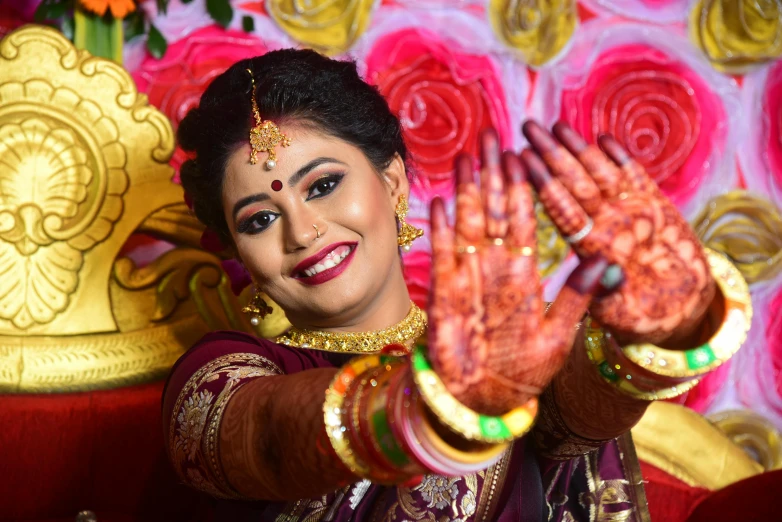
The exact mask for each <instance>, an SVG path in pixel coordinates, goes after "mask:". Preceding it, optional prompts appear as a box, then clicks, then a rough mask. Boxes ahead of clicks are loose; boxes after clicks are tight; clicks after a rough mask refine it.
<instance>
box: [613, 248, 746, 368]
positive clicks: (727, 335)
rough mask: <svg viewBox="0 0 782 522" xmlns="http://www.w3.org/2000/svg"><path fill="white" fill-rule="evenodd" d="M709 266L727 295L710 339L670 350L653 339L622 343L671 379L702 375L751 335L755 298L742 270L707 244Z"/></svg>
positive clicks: (636, 359) (633, 357) (631, 355)
mask: <svg viewBox="0 0 782 522" xmlns="http://www.w3.org/2000/svg"><path fill="white" fill-rule="evenodd" d="M704 251H705V253H706V258H707V261H708V264H709V270H710V272H711V275H712V277H714V280H715V281H716V283H717V287H718V289H719V290H720V291H721V293H722V296H723V298H724V315H723V320H722V324H721V325H720V327H719V328H718V329H717V331H716V332H715V333H714V335H713V336H712V337H711V339H709V340H708V341H707V342H706V343H704V344H702V345H701V346H698V347H697V348H692V349H689V350H668V349H666V348H661V347H659V346H655V345H653V344H650V343H642V344H631V345H628V346H624V347H622V353H623V354H624V356H625V357H626V358H627V359H628V360H629V361H631V362H632V363H633V364H635V365H637V366H639V367H641V368H643V369H644V370H646V371H648V372H651V373H653V374H655V375H659V376H664V377H668V378H671V379H687V378H693V377H699V376H702V375H705V374H706V373H708V372H710V371H712V370H714V369H715V368H717V367H718V366H720V365H721V364H723V363H724V362H726V361H728V360H729V359H730V358H731V357H733V355H734V354H735V353H736V352H737V351H738V350H739V348H741V345H742V344H744V341H745V340H746V339H747V332H748V331H749V327H750V324H751V323H752V300H751V298H750V295H749V287H748V286H747V282H746V281H745V280H744V277H743V276H742V275H741V272H739V270H738V269H737V268H736V267H735V266H733V264H732V263H731V262H730V261H729V260H728V259H727V258H726V257H725V256H723V255H722V254H719V253H717V252H715V251H713V250H711V249H709V248H704Z"/></svg>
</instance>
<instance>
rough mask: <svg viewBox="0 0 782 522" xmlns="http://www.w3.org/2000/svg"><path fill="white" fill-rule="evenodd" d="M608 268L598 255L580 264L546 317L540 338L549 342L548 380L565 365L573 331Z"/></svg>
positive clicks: (607, 264) (602, 258)
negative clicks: (544, 338) (542, 337)
mask: <svg viewBox="0 0 782 522" xmlns="http://www.w3.org/2000/svg"><path fill="white" fill-rule="evenodd" d="M608 266H609V263H608V261H607V260H606V259H605V258H604V257H603V256H601V255H599V254H596V255H594V256H592V257H590V258H588V259H586V260H584V261H582V262H581V264H579V265H578V266H577V267H576V269H575V270H573V273H572V274H570V276H568V278H567V281H565V286H563V287H562V290H560V292H559V294H558V295H557V298H556V300H555V301H554V304H553V305H551V308H549V310H548V312H547V313H546V319H545V320H544V323H543V335H544V336H545V337H546V338H547V339H550V342H551V344H550V345H549V346H550V350H551V352H550V359H549V368H548V369H547V371H546V373H547V374H548V376H553V375H554V374H555V373H556V372H557V371H558V370H559V369H560V368H561V367H562V365H563V364H564V363H565V359H567V356H568V354H569V353H570V349H571V347H572V346H573V341H574V340H575V336H576V332H577V330H576V327H577V326H578V323H579V322H580V321H581V318H582V317H584V314H585V313H586V311H587V307H588V306H589V302H590V301H591V299H592V297H593V296H594V294H595V293H596V292H598V291H599V290H600V289H601V285H600V280H601V278H602V277H603V274H604V273H605V271H606V269H607V268H608Z"/></svg>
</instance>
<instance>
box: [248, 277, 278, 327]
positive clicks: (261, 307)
mask: <svg viewBox="0 0 782 522" xmlns="http://www.w3.org/2000/svg"><path fill="white" fill-rule="evenodd" d="M273 311H274V309H273V308H272V307H271V306H269V305H268V304H266V301H264V300H263V297H261V292H260V290H258V287H257V286H256V287H255V289H254V291H253V296H252V297H251V298H250V302H249V303H248V304H247V306H245V307H244V308H242V313H245V314H251V315H250V324H252V325H253V326H258V325H259V324H260V323H261V321H262V320H263V318H264V317H266V316H267V315H269V314H270V313H272V312H273Z"/></svg>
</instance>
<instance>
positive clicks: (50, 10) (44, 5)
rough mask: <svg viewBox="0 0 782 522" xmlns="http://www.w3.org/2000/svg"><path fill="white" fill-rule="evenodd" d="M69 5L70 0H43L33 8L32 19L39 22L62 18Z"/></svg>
mask: <svg viewBox="0 0 782 522" xmlns="http://www.w3.org/2000/svg"><path fill="white" fill-rule="evenodd" d="M69 7H71V2H70V0H44V1H43V2H41V3H40V4H39V5H38V8H37V9H36V10H35V14H33V21H35V22H36V23H39V24H41V23H43V22H45V21H47V20H55V19H57V18H62V17H63V15H65V11H66V10H67V9H68V8H69Z"/></svg>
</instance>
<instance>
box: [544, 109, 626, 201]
mask: <svg viewBox="0 0 782 522" xmlns="http://www.w3.org/2000/svg"><path fill="white" fill-rule="evenodd" d="M553 131H554V135H555V136H556V137H557V139H558V140H559V141H560V143H562V145H564V146H565V148H566V149H568V150H569V151H570V152H571V154H573V155H574V156H575V157H576V158H578V161H580V162H581V164H582V165H583V166H584V168H585V169H586V171H587V172H588V173H589V175H590V176H592V179H593V180H595V183H596V184H597V187H598V188H599V189H600V194H601V195H602V196H603V198H605V199H612V198H615V197H616V196H618V195H619V194H620V193H621V192H622V190H623V189H624V183H625V180H624V176H623V175H622V171H621V170H620V169H619V168H618V167H617V166H616V163H614V162H613V161H611V160H609V159H608V158H607V157H606V155H605V154H603V151H601V150H600V149H599V148H598V147H596V146H594V145H589V144H588V143H587V142H586V141H585V140H584V138H582V137H581V135H580V134H579V133H577V132H576V131H575V130H573V128H572V127H571V126H570V125H568V124H567V123H565V122H563V121H560V122H558V123H556V124H555V125H554V128H553Z"/></svg>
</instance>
